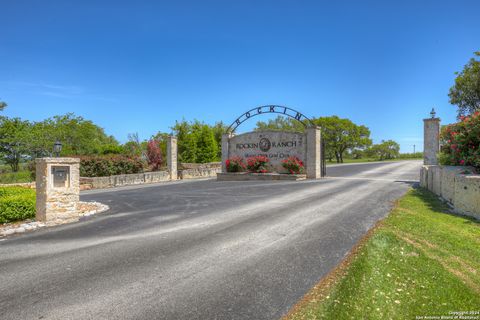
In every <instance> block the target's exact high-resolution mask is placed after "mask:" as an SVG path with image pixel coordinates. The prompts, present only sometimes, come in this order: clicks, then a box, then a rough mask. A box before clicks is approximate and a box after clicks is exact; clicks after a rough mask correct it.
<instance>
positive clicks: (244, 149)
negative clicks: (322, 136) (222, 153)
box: [229, 131, 305, 165]
mask: <svg viewBox="0 0 480 320" xmlns="http://www.w3.org/2000/svg"><path fill="white" fill-rule="evenodd" d="M304 137H305V136H304V135H303V134H302V133H295V132H276V131H267V132H249V133H244V134H241V135H238V136H234V137H232V138H230V141H229V157H232V156H239V157H242V158H248V157H252V156H258V155H262V156H266V157H268V158H269V159H270V163H271V164H272V165H276V164H278V165H281V160H284V159H286V158H288V157H290V156H295V157H297V158H299V159H300V160H302V161H303V160H304V158H305V143H304V139H305V138H304Z"/></svg>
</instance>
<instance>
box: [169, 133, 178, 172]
mask: <svg viewBox="0 0 480 320" xmlns="http://www.w3.org/2000/svg"><path fill="white" fill-rule="evenodd" d="M177 153H178V149H177V137H174V136H169V137H168V140H167V167H168V172H169V174H170V180H177V178H178V177H177V175H178V169H177Z"/></svg>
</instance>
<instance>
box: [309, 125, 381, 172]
mask: <svg viewBox="0 0 480 320" xmlns="http://www.w3.org/2000/svg"><path fill="white" fill-rule="evenodd" d="M312 121H313V122H314V123H315V124H316V125H317V126H319V127H320V128H321V129H322V139H324V141H325V148H326V150H325V151H326V156H327V158H330V159H331V158H333V157H335V159H336V161H337V163H342V162H343V157H344V154H345V152H346V151H347V150H355V149H360V150H361V149H364V148H366V147H368V146H370V145H371V144H372V140H371V139H370V130H369V129H368V128H367V127H366V126H364V125H357V124H355V123H353V122H352V121H351V120H350V119H342V118H339V117H337V116H331V117H320V118H314V119H313V120H312Z"/></svg>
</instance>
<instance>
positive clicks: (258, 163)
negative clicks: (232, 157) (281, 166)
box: [247, 156, 268, 173]
mask: <svg viewBox="0 0 480 320" xmlns="http://www.w3.org/2000/svg"><path fill="white" fill-rule="evenodd" d="M267 163H268V158H267V157H265V156H255V157H250V158H247V168H248V171H250V172H255V173H266V172H268V169H267Z"/></svg>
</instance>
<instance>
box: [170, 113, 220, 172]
mask: <svg viewBox="0 0 480 320" xmlns="http://www.w3.org/2000/svg"><path fill="white" fill-rule="evenodd" d="M224 128H225V125H223V123H221V122H220V123H217V124H215V125H214V126H209V125H207V124H205V123H203V122H200V121H198V120H194V121H193V122H188V121H186V120H182V121H176V122H175V125H174V126H173V127H172V131H173V134H174V135H175V136H176V137H177V139H178V158H179V161H180V162H190V163H205V162H211V161H218V159H219V157H220V154H219V145H220V144H221V136H222V133H223V130H224Z"/></svg>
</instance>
